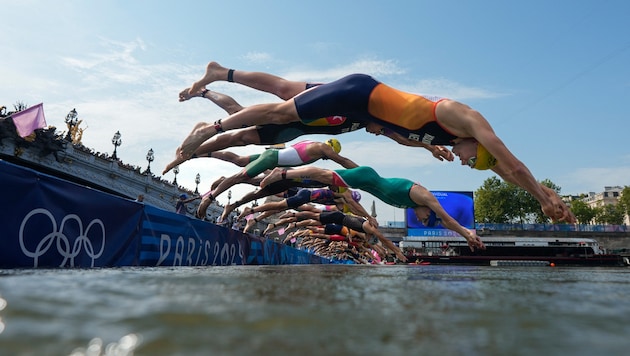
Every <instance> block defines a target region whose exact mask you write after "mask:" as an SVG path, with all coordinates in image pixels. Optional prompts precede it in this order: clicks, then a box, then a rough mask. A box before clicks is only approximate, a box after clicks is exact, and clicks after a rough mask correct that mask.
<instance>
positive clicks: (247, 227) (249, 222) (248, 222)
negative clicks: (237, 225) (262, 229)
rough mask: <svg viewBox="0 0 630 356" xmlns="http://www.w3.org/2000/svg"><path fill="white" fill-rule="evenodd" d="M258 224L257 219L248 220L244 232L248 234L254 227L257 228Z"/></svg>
mask: <svg viewBox="0 0 630 356" xmlns="http://www.w3.org/2000/svg"><path fill="white" fill-rule="evenodd" d="M257 222H258V220H256V218H251V219H249V220H247V223H245V228H243V232H248V231H249V229H251V228H252V227H253V226H255V225H256V223H257Z"/></svg>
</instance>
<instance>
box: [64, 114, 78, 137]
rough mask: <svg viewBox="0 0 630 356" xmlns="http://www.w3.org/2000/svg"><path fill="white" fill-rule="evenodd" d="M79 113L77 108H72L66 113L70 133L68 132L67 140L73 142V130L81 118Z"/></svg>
mask: <svg viewBox="0 0 630 356" xmlns="http://www.w3.org/2000/svg"><path fill="white" fill-rule="evenodd" d="M78 116H79V115H78V114H77V109H72V110H70V112H69V113H68V115H66V125H68V133H67V134H66V141H70V142H72V131H74V130H73V129H74V127H75V126H76V125H77V122H78V121H79V119H78V118H77V117H78Z"/></svg>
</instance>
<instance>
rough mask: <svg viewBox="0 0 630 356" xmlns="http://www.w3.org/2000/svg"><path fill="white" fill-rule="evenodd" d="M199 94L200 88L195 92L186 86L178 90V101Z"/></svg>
mask: <svg viewBox="0 0 630 356" xmlns="http://www.w3.org/2000/svg"><path fill="white" fill-rule="evenodd" d="M202 89H203V88H202ZM200 94H201V90H199V91H198V92H196V93H195V92H191V91H190V88H186V89H184V90H182V91H180V92H179V101H180V102H182V101H186V100H190V99H192V98H194V97H196V96H199V95H200Z"/></svg>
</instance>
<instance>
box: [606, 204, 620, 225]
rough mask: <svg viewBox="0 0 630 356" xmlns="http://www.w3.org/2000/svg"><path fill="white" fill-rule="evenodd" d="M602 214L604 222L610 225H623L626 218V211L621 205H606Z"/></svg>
mask: <svg viewBox="0 0 630 356" xmlns="http://www.w3.org/2000/svg"><path fill="white" fill-rule="evenodd" d="M602 211H603V214H602V220H603V221H604V224H608V225H622V224H623V218H624V215H625V213H624V211H623V209H622V208H621V207H620V206H619V205H613V204H609V205H604V207H603V209H602Z"/></svg>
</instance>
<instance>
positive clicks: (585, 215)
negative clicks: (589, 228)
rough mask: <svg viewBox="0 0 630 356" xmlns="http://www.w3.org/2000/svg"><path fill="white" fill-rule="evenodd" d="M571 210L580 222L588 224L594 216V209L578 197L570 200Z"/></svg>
mask: <svg viewBox="0 0 630 356" xmlns="http://www.w3.org/2000/svg"><path fill="white" fill-rule="evenodd" d="M571 211H573V214H574V215H575V218H576V219H577V221H578V222H579V223H580V224H585V225H588V224H590V223H591V222H592V221H593V218H594V217H595V210H594V209H593V208H591V207H590V206H588V204H586V203H585V202H584V201H583V200H580V199H575V200H573V201H571Z"/></svg>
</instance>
